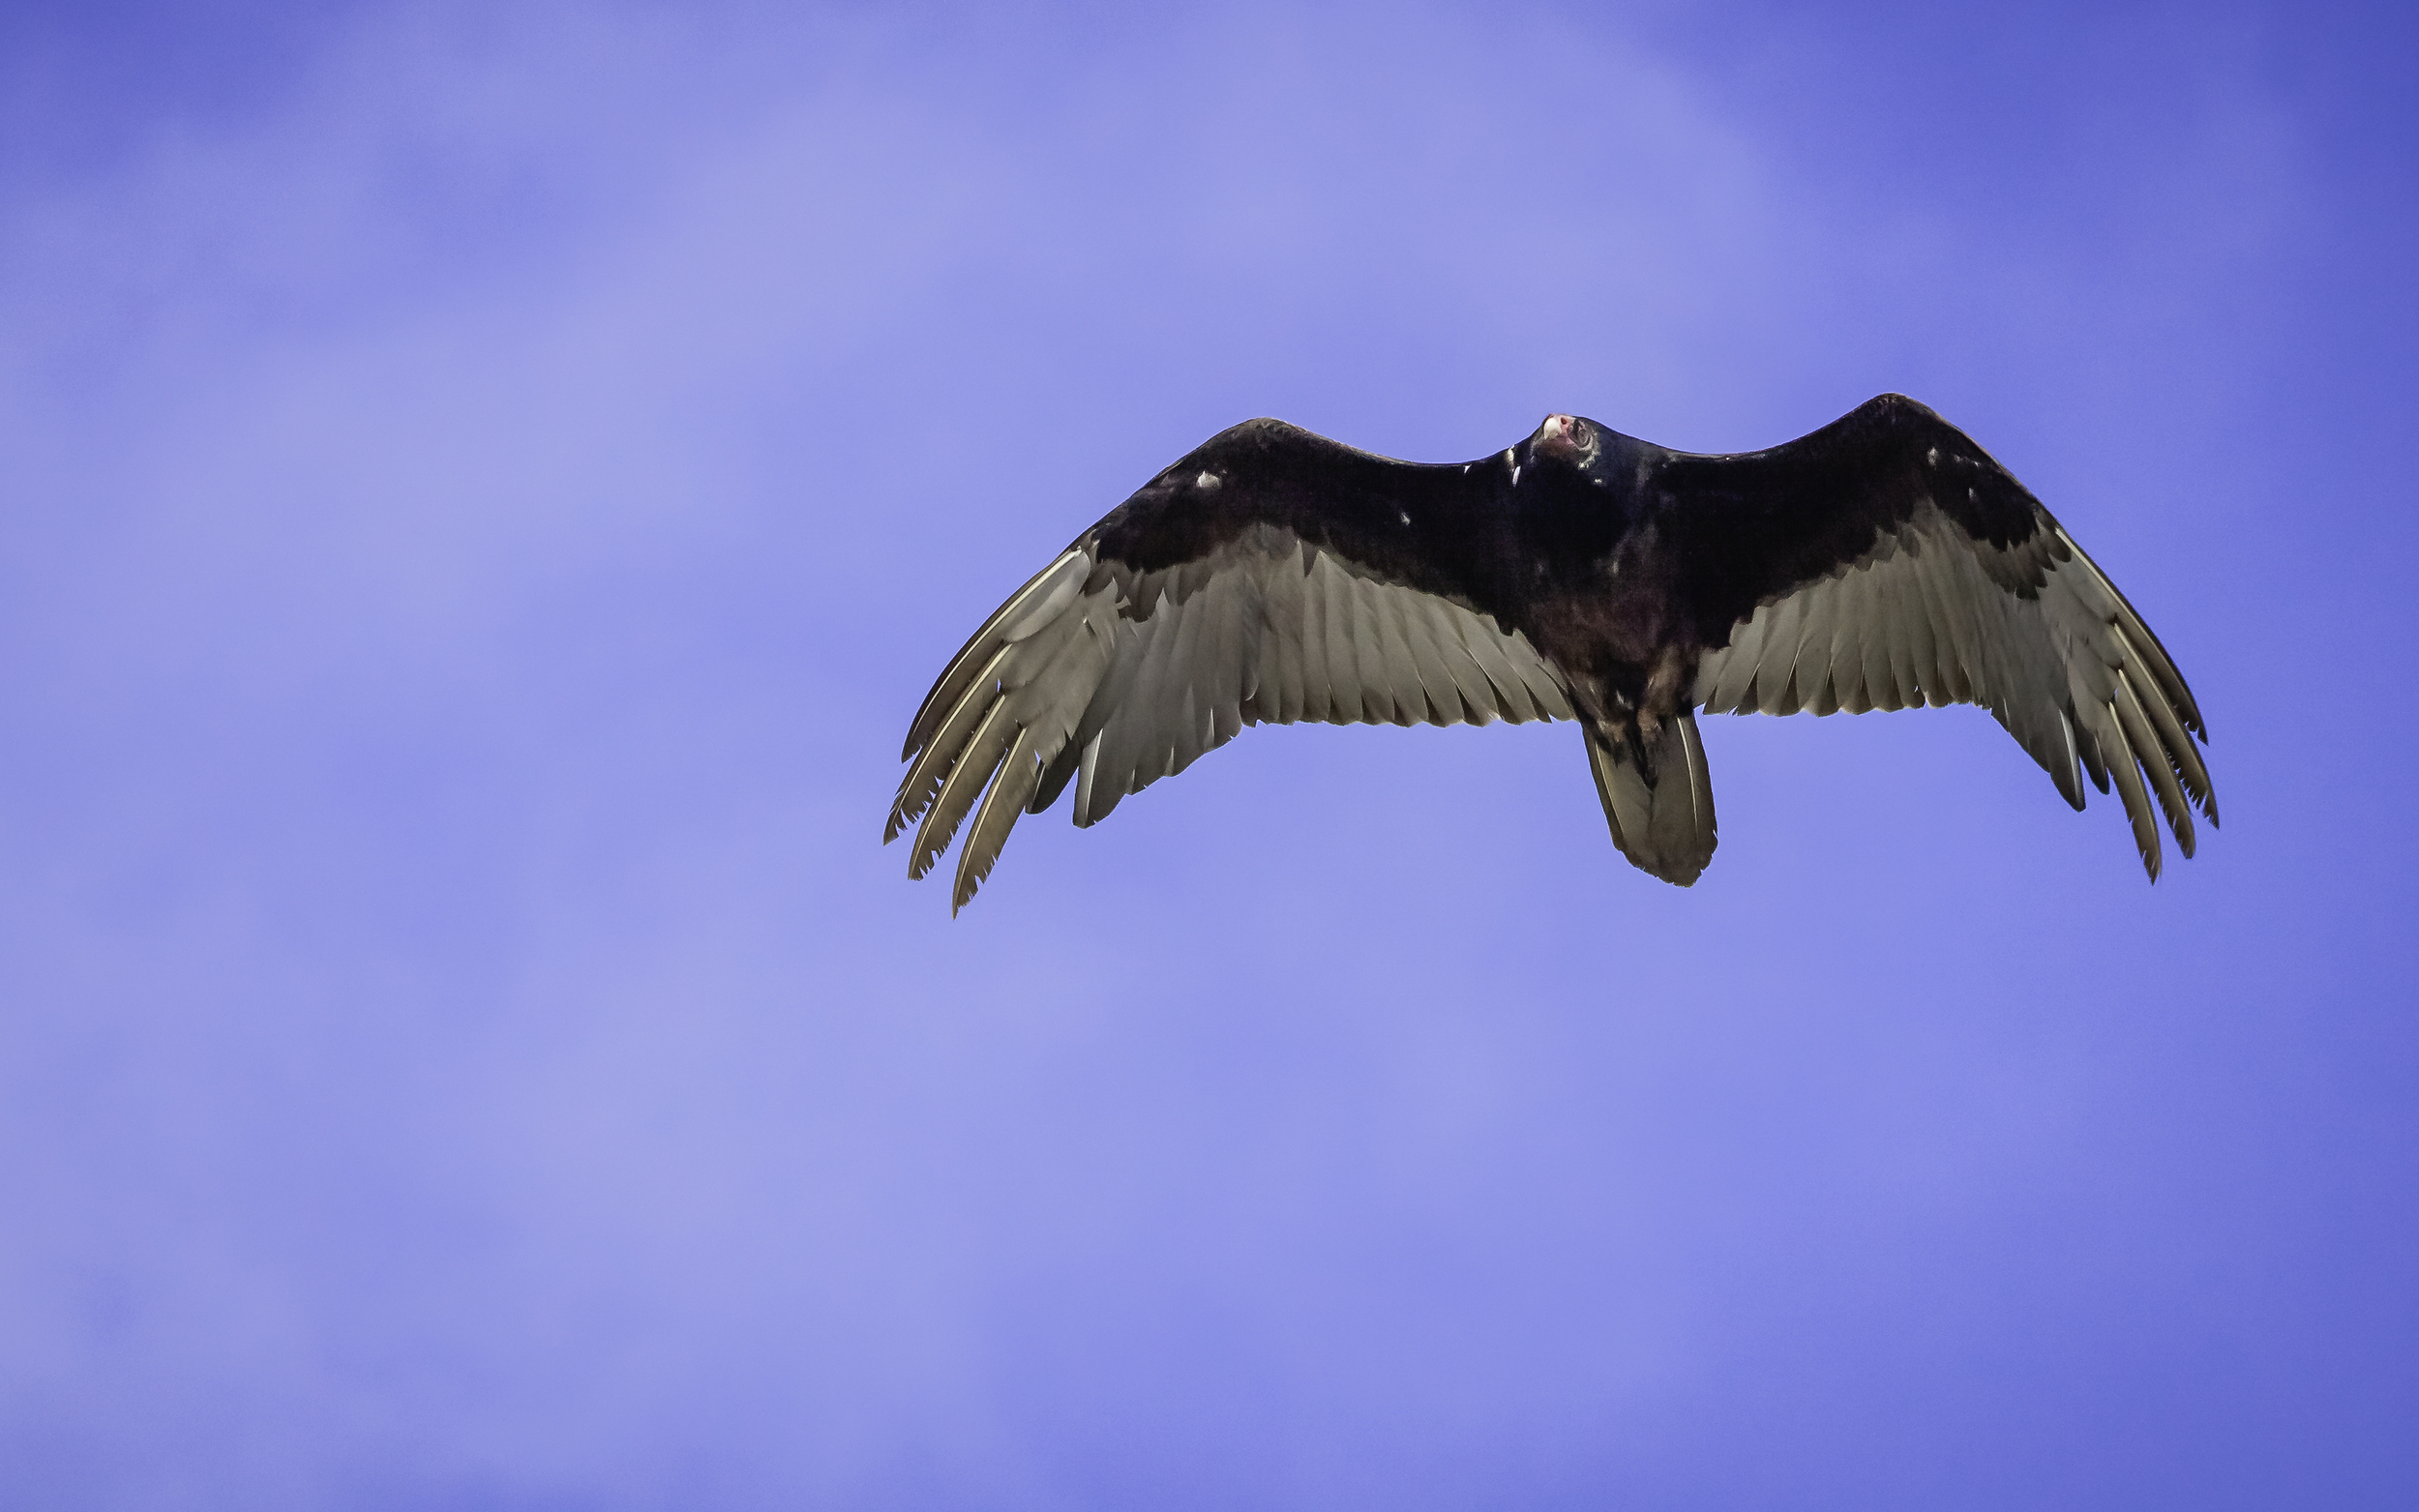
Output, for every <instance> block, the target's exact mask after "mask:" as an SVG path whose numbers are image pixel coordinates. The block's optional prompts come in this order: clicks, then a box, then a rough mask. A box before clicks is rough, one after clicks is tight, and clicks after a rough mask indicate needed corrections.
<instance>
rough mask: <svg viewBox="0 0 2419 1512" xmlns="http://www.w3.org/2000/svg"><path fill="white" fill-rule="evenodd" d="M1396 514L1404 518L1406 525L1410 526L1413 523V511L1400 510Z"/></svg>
mask: <svg viewBox="0 0 2419 1512" xmlns="http://www.w3.org/2000/svg"><path fill="white" fill-rule="evenodd" d="M1394 513H1396V514H1397V515H1400V516H1402V517H1403V523H1404V524H1406V525H1408V524H1410V523H1411V511H1409V510H1407V509H1398V510H1396V511H1395V512H1394Z"/></svg>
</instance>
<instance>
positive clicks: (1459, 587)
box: [882, 420, 1570, 908]
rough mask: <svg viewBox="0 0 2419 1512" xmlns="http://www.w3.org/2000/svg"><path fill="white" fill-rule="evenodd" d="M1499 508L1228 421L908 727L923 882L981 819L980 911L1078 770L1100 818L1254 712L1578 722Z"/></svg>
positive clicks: (1083, 793) (1275, 716)
mask: <svg viewBox="0 0 2419 1512" xmlns="http://www.w3.org/2000/svg"><path fill="white" fill-rule="evenodd" d="M1473 465H1474V467H1475V466H1478V465H1479V464H1473ZM1487 497H1488V496H1487V494H1486V493H1485V491H1484V487H1483V480H1482V479H1480V478H1478V477H1474V476H1473V473H1472V469H1470V468H1464V467H1459V466H1451V465H1448V466H1421V465H1415V464H1413V463H1409V462H1398V461H1393V460H1389V459H1386V458H1380V457H1374V456H1371V455H1370V454H1368V453H1365V452H1358V451H1355V450H1353V449H1352V448H1350V447H1346V446H1342V445H1339V444H1337V443H1335V442H1333V441H1329V440H1327V439H1326V438H1324V437H1322V436H1317V435H1313V434H1311V433H1310V432H1309V431H1306V430H1299V429H1297V428H1295V427H1292V426H1288V425H1285V424H1284V423H1282V422H1280V421H1273V420H1257V421H1251V422H1248V423H1246V424H1244V425H1240V426H1237V427H1235V428H1234V429H1233V430H1227V431H1225V432H1223V433H1221V434H1219V435H1218V436H1216V437H1214V438H1213V439H1211V440H1210V441H1209V442H1208V443H1207V444H1206V445H1204V446H1202V447H1201V448H1200V449H1199V450H1197V451H1195V452H1193V453H1191V454H1190V455H1189V456H1187V457H1185V458H1184V459H1183V460H1180V461H1179V462H1178V463H1177V464H1176V465H1175V466H1173V467H1171V468H1169V469H1168V470H1167V471H1166V472H1163V473H1161V474H1160V475H1159V476H1158V477H1157V478H1155V479H1153V480H1152V481H1151V482H1150V484H1149V485H1147V486H1145V487H1144V488H1143V489H1141V490H1140V491H1139V492H1137V493H1136V494H1135V495H1134V496H1133V497H1132V498H1130V499H1128V500H1127V501H1126V502H1125V503H1124V504H1122V505H1120V507H1119V508H1118V509H1117V510H1116V511H1115V512H1114V513H1112V514H1111V515H1109V516H1108V518H1106V519H1103V520H1101V521H1100V522H1099V523H1098V524H1096V525H1094V526H1092V528H1091V529H1090V530H1088V531H1086V532H1085V533H1084V534H1083V535H1082V536H1080V537H1079V538H1077V540H1076V541H1075V543H1074V544H1073V545H1072V546H1070V547H1068V548H1067V549H1066V550H1065V551H1064V552H1063V553H1061V554H1060V557H1059V558H1058V560H1057V561H1055V562H1052V563H1051V564H1050V565H1049V566H1048V567H1046V568H1044V569H1042V571H1041V572H1040V573H1039V574H1037V575H1036V576H1035V577H1034V578H1032V580H1031V581H1030V582H1028V583H1027V584H1026V585H1025V586H1024V587H1023V588H1022V589H1020V590H1018V592H1017V593H1016V595H1015V596H1014V597H1012V598H1010V599H1009V600H1008V602H1007V603H1006V604H1004V605H1002V606H1000V609H999V611H998V612H997V613H995V614H993V615H992V616H991V618H990V619H989V620H988V621H986V622H985V623H984V625H983V627H982V628H981V629H980V630H978V631H976V632H975V633H974V636H973V638H971V639H970V640H969V641H967V643H966V646H965V648H964V649H963V650H961V651H960V652H959V653H958V654H957V656H956V657H955V658H954V659H953V660H951V662H950V663H949V665H948V667H947V668H946V669H945V670H943V671H942V672H941V678H940V680H939V681H938V682H936V683H935V684H934V685H933V690H932V692H931V694H930V695H928V696H927V697H925V699H924V705H923V707H922V708H921V709H920V710H919V711H917V713H916V716H915V721H914V723H913V725H912V726H910V728H909V731H908V738H907V748H906V751H905V753H904V759H906V760H908V761H910V762H911V765H910V766H909V768H908V773H907V777H906V780H905V781H903V782H902V783H901V784H900V785H899V793H898V797H897V798H896V799H895V800H894V801H893V803H892V805H891V809H890V819H889V823H888V824H887V825H886V826H885V827H884V830H883V833H882V838H883V840H884V841H885V842H887V841H889V840H892V839H895V838H896V837H897V836H898V835H899V833H900V832H901V831H902V830H904V829H905V828H907V827H908V826H909V825H911V824H914V823H915V822H916V821H918V820H919V819H920V820H921V828H920V829H918V831H917V833H916V835H915V838H914V844H913V848H912V854H911V856H910V858H909V865H908V874H909V875H911V876H922V875H924V874H925V873H926V872H928V871H930V870H931V869H932V866H933V864H934V862H935V861H937V860H938V859H939V858H940V855H941V852H942V851H943V850H944V849H946V848H947V846H948V845H949V841H950V839H951V837H952V836H954V835H955V834H956V833H957V830H958V828H959V826H960V825H961V824H962V823H963V822H965V820H966V818H967V816H968V815H969V814H970V813H971V815H973V828H972V830H971V832H970V833H969V836H968V839H967V842H966V844H965V845H964V846H963V847H962V849H961V851H960V854H959V859H958V873H957V884H956V888H955V891H954V894H953V908H954V907H963V906H964V905H965V904H966V902H967V900H968V899H970V898H971V897H973V895H974V890H975V888H977V887H978V886H980V885H981V883H982V881H983V879H984V878H985V877H986V876H988V875H990V873H991V868H992V865H993V863H994V862H995V861H996V860H997V859H998V857H999V854H1000V846H1001V845H1004V844H1005V843H1006V842H1007V838H1008V832H1009V830H1010V828H1011V827H1013V826H1014V825H1015V823H1016V819H1017V815H1019V814H1024V813H1034V814H1038V813H1040V812H1041V811H1042V810H1043V809H1046V808H1048V807H1049V806H1050V805H1051V804H1052V803H1053V802H1055V801H1056V800H1057V799H1058V796H1059V794H1060V792H1061V791H1062V790H1063V789H1064V788H1065V787H1066V786H1067V785H1068V783H1069V782H1070V781H1071V782H1072V783H1073V784H1074V785H1075V822H1076V823H1077V824H1079V825H1088V824H1090V823H1092V822H1094V821H1096V820H1098V819H1100V818H1102V817H1104V816H1106V815H1108V813H1109V811H1110V810H1112V809H1114V808H1116V807H1117V804H1118V801H1119V800H1120V798H1122V797H1123V796H1124V795H1125V794H1127V793H1131V792H1139V791H1141V790H1142V789H1143V788H1144V787H1145V786H1149V785H1150V784H1151V783H1153V782H1156V781H1158V780H1159V779H1160V778H1162V777H1167V776H1172V775H1173V774H1175V773H1177V772H1180V771H1182V770H1183V769H1184V768H1185V767H1187V766H1189V765H1190V764H1192V762H1193V761H1194V760H1195V759H1196V758H1197V757H1199V756H1201V755H1202V753H1203V752H1206V751H1209V750H1212V749H1214V748H1216V747H1218V746H1221V745H1224V744H1225V743H1226V742H1227V741H1229V740H1231V739H1233V738H1234V737H1235V735H1236V733H1237V732H1238V731H1239V730H1240V729H1241V728H1242V727H1243V726H1246V725H1257V724H1264V723H1266V724H1278V725H1285V724H1293V723H1296V722H1298V721H1323V722H1326V723H1329V724H1335V725H1349V724H1381V723H1386V724H1395V725H1412V724H1430V725H1455V724H1461V723H1463V722H1469V723H1472V724H1480V725H1483V724H1486V723H1488V722H1489V721H1491V720H1495V719H1505V720H1510V721H1513V722H1515V723H1517V722H1520V721H1525V720H1532V719H1557V718H1559V719H1568V718H1569V717H1570V706H1569V702H1568V696H1567V694H1566V692H1565V689H1564V687H1563V683H1562V679H1561V677H1560V675H1559V674H1558V673H1556V672H1555V671H1554V669H1553V668H1552V667H1550V666H1549V665H1548V664H1547V663H1546V662H1545V660H1544V659H1543V658H1542V657H1540V656H1539V655H1538V653H1537V652H1536V651H1535V650H1534V649H1533V648H1532V647H1531V646H1530V644H1529V641H1528V639H1527V638H1526V637H1524V636H1522V635H1521V634H1519V633H1518V632H1517V631H1516V630H1511V629H1508V628H1507V627H1506V626H1505V625H1504V624H1503V623H1502V622H1501V621H1500V620H1499V619H1498V617H1497V614H1496V612H1495V611H1494V610H1493V609H1492V608H1490V606H1492V605H1495V604H1499V603H1501V602H1502V600H1501V597H1500V593H1499V591H1498V585H1499V581H1500V574H1501V572H1502V571H1503V570H1504V563H1505V562H1507V561H1508V556H1507V554H1506V551H1505V549H1504V542H1503V538H1502V536H1501V535H1500V532H1501V531H1502V530H1503V529H1504V528H1505V526H1504V525H1503V524H1502V522H1501V518H1502V512H1501V511H1500V510H1494V509H1489V508H1487V507H1485V506H1486V502H1487ZM978 797H979V799H980V804H979V806H978V805H977V802H976V800H977V798H978Z"/></svg>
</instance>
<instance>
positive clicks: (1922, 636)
mask: <svg viewBox="0 0 2419 1512" xmlns="http://www.w3.org/2000/svg"><path fill="white" fill-rule="evenodd" d="M1669 473H1670V478H1671V481H1672V483H1674V484H1675V485H1677V486H1679V487H1680V488H1682V489H1686V490H1687V494H1688V495H1689V497H1690V498H1691V501H1692V502H1691V504H1690V506H1689V507H1688V508H1687V510H1686V511H1685V518H1684V514H1683V512H1675V515H1674V518H1673V519H1671V520H1670V521H1669V528H1670V530H1671V534H1672V538H1673V539H1672V541H1671V545H1672V546H1673V547H1674V548H1676V550H1675V552H1674V559H1675V560H1682V561H1686V562H1687V563H1689V564H1690V566H1689V567H1688V569H1687V571H1688V572H1689V575H1690V578H1691V580H1690V584H1689V591H1688V595H1687V597H1688V599H1689V601H1690V602H1691V604H1692V605H1694V606H1695V607H1696V608H1697V609H1698V611H1699V613H1700V614H1701V615H1702V616H1703V618H1704V621H1705V623H1704V624H1703V625H1702V626H1701V627H1700V635H1701V637H1702V639H1703V642H1704V643H1705V644H1707V645H1709V646H1711V647H1713V648H1714V649H1711V650H1709V651H1708V652H1707V653H1706V654H1705V655H1704V657H1703V658H1702V659H1701V660H1700V661H1699V662H1698V664H1697V674H1696V683H1695V687H1694V689H1693V697H1694V701H1696V702H1698V703H1700V704H1702V705H1703V706H1704V708H1705V710H1706V711H1707V712H1708V713H1725V712H1735V713H1743V714H1745V713H1756V712H1761V713H1766V714H1794V713H1797V712H1798V711H1799V710H1801V709H1803V710H1807V711H1810V712H1812V713H1815V714H1829V713H1832V712H1834V711H1835V710H1839V709H1845V710H1847V711H1849V712H1851V713H1863V712H1864V711H1866V710H1867V709H1896V708H1905V707H1910V706H1914V705H1919V704H1924V703H1930V704H1933V705H1935V706H1936V705H1939V704H1943V703H1979V704H1981V705H1983V706H1984V707H1986V708H1987V709H1989V710H1990V712H1991V713H1992V715H1993V716H1994V717H1996V718H1997V719H1998V721H1999V723H2000V724H2001V725H2003V726H2006V727H2007V730H2008V732H2009V733H2010V734H2012V735H2014V736H2015V737H2016V741H2017V743H2018V744H2020V745H2021V746H2023V747H2024V749H2025V751H2026V752H2027V753H2029V754H2030V755H2031V756H2032V757H2033V759H2034V760H2036V761H2038V762H2040V763H2041V765H2042V766H2043V768H2044V769H2046V771H2047V772H2048V773H2049V775H2050V778H2051V779H2052V780H2053V781H2054V782H2055V783H2056V784H2057V786H2058V791H2059V792H2060V793H2062V794H2064V795H2065V797H2066V799H2067V801H2068V802H2069V803H2071V804H2072V805H2073V806H2074V807H2076V808H2077V809H2080V808H2081V807H2083V789H2082V784H2081V782H2080V780H2079V778H2078V777H2077V775H2076V766H2077V764H2078V763H2079V764H2080V765H2081V767H2082V769H2083V770H2085V771H2087V772H2089V773H2090V775H2091V778H2092V781H2093V783H2094V784H2095V785H2097V786H2099V788H2100V790H2101V791H2102V792H2106V791H2107V790H2108V786H2109V783H2110V782H2111V781H2112V780H2113V782H2114V783H2115V785H2116V788H2117V793H2118V795H2119V797H2120V798H2121V799H2122V800H2123V802H2124V805H2125V811H2126V814H2127V816H2128V817H2129V818H2130V819H2131V820H2132V822H2133V829H2134V840H2135V846H2136V848H2137V849H2138V850H2139V851H2140V853H2141V858H2142V865H2143V867H2144V868H2145V869H2146V870H2147V871H2148V872H2149V873H2150V875H2151V876H2152V877H2153V878H2156V877H2157V876H2158V875H2159V864H2160V855H2159V852H2160V845H2159V827H2158V822H2157V819H2156V816H2155V814H2154V810H2153V808H2152V801H2153V797H2154V795H2155V797H2156V800H2157V804H2158V806H2159V808H2161V809H2164V810H2165V814H2166V818H2167V822H2168V824H2169V825H2170V826H2171V827H2172V828H2173V829H2174V831H2175V838H2176V843H2177V845H2180V846H2181V847H2182V849H2183V851H2184V854H2185V855H2186V856H2190V855H2191V854H2192V853H2193V821H2192V809H2193V807H2194V806H2195V805H2197V806H2198V807H2199V808H2200V810H2201V812H2202V813H2203V814H2204V815H2207V817H2208V819H2209V821H2210V822H2211V823H2212V824H2215V823H2216V822H2217V817H2218V811H2217V803H2216V799H2215V798H2214V796H2213V795H2212V793H2211V790H2210V784H2209V772H2208V768H2207V767H2206V766H2205V765H2204V764H2203V763H2202V761H2201V759H2200V755H2199V753H2198V752H2197V751H2196V750H2195V746H2194V739H2193V737H2194V736H2195V735H2198V736H2200V737H2201V738H2202V739H2204V740H2205V739H2206V738H2207V736H2206V733H2205V731H2204V729H2203V726H2202V724H2201V718H2200V710H2199V708H2198V707H2197V706H2196V705H2195V702H2194V701H2193V696H2192V691H2191V690H2190V689H2189V688H2187V687H2186V686H2185V684H2184V678H2183V676H2182V674H2181V673H2179V672H2178V671H2177V670H2176V668H2175V664H2174V662H2173V661H2172V660H2170V659H2169V658H2168V656H2167V653H2166V650H2165V647H2164V646H2162V645H2160V643H2159V639H2158V637H2156V636H2153V635H2152V634H2151V633H2150V629H2149V627H2148V626H2147V625H2145V624H2143V623H2142V619H2141V616H2140V615H2139V614H2137V613H2135V610H2134V607H2133V606H2132V605H2131V604H2129V603H2127V602H2126V600H2125V596H2124V595H2123V594H2122V593H2119V592H2118V591H2117V589H2116V585H2115V584H2114V583H2112V582H2110V581H2109V580H2108V578H2107V575H2106V574H2105V573H2103V572H2102V571H2101V570H2100V568H2099V566H2098V564H2096V563H2094V562H2093V561H2092V559H2091V558H2090V557H2089V556H2086V555H2085V554H2084V553H2083V549H2082V548H2080V547H2078V546H2076V544H2075V540H2074V538H2073V537H2072V536H2070V535H2068V534H2067V533H2066V530H2065V528H2064V527H2062V526H2061V525H2059V523H2058V522H2057V520H2056V519H2052V518H2051V517H2050V514H2049V512H2048V511H2047V510H2046V509H2044V508H2043V507H2042V506H2041V503H2040V501H2039V500H2037V499H2035V498H2034V497H2033V496H2032V495H2031V494H2030V493H2029V492H2027V491H2025V489H2023V487H2022V486H2021V485H2020V484H2018V483H2017V482H2016V480H2015V479H2014V478H2013V477H2011V476H2009V474H2008V473H2007V472H2006V470H2005V469H2003V468H2001V467H2000V466H1999V464H1998V463H1997V462H1995V461H1993V460H1991V459H1990V458H1989V457H1988V456H1987V455H1986V454H1985V453H1984V452H1983V450H1982V449H1981V448H1980V447H1978V446H1976V445H1974V443H1973V442H1972V441H1971V440H1969V439H1968V438H1967V437H1966V436H1965V435H1964V434H1963V433H1962V432H1961V431H1959V430H1956V428H1955V427H1953V426H1951V425H1949V424H1948V423H1947V422H1945V421H1943V420H1941V419H1940V417H1939V416H1937V415H1934V414H1933V413H1932V412H1931V411H1930V410H1928V409H1926V408H1925V407H1924V406H1923V405H1921V404H1918V403H1916V402H1915V401H1914V400H1907V399H1903V398H1900V397H1898V396H1896V395H1886V396H1884V397H1883V398H1881V399H1877V400H1873V401H1872V402H1870V403H1868V404H1866V405H1864V406H1862V407H1860V408H1859V409H1857V410H1855V411H1854V412H1852V413H1851V414H1849V415H1847V416H1846V417H1844V418H1843V419H1841V420H1839V421H1837V422H1836V423H1835V424H1833V425H1831V426H1827V427H1825V428H1823V430H1818V431H1815V432H1814V433H1813V434H1811V435H1808V436H1805V437H1802V438H1801V439H1799V440H1796V441H1792V442H1790V443H1788V444H1787V445H1785V446H1780V447H1776V448H1773V449H1772V450H1770V451H1767V452H1760V453H1747V454H1741V455H1739V456H1736V457H1705V458H1696V457H1685V456H1684V457H1679V458H1675V459H1674V460H1673V461H1672V463H1671V464H1670V467H1669ZM2145 776H2147V778H2148V780H2149V781H2148V785H2147V786H2145V785H2144V781H2143V779H2144V777H2145Z"/></svg>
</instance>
